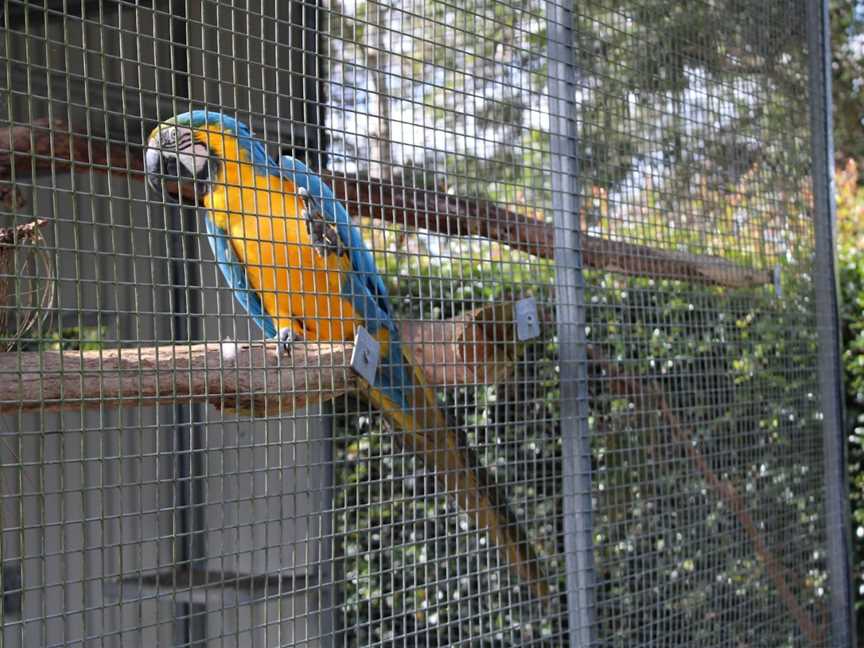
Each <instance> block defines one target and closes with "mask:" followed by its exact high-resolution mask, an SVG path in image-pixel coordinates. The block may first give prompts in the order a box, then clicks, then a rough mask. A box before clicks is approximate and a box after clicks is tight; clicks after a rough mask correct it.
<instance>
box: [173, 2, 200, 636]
mask: <svg viewBox="0 0 864 648" xmlns="http://www.w3.org/2000/svg"><path fill="white" fill-rule="evenodd" d="M170 8H171V16H172V20H171V42H172V46H171V48H172V53H171V59H172V63H173V66H172V67H173V71H174V88H173V93H172V94H173V96H174V97H175V98H177V97H183V98H188V96H189V78H188V74H189V70H188V65H187V60H186V57H187V39H186V22H187V15H186V5H185V3H184V2H183V1H182V0H174V2H172V3H171V4H170ZM171 211H172V219H171V220H172V224H174V225H176V227H175V229H176V236H174V237H173V238H172V248H173V249H172V253H171V257H172V260H171V273H170V277H171V286H172V292H173V294H172V299H171V301H172V306H173V313H174V315H173V319H174V342H175V343H180V342H182V341H189V342H191V341H192V340H196V339H199V338H200V337H201V332H200V321H199V319H198V318H197V317H195V318H193V317H192V313H200V312H201V298H200V294H199V293H198V291H197V290H190V288H192V287H194V286H197V285H198V284H199V283H200V282H199V280H198V261H197V259H196V255H197V246H196V242H197V241H196V237H195V234H194V232H195V230H196V218H197V215H196V213H195V210H194V209H188V208H177V209H172V210H171ZM181 282H182V285H181ZM174 411H175V414H174V417H175V418H174V425H175V439H176V440H175V444H176V447H175V452H176V461H177V463H176V465H177V472H176V474H177V476H178V478H179V482H178V483H177V484H176V486H175V488H176V493H177V502H178V505H177V518H178V519H177V529H178V530H179V532H180V534H181V538H180V539H179V541H178V540H177V539H176V538H175V543H177V545H178V546H177V549H176V550H177V555H178V556H179V560H180V562H181V563H182V565H183V568H184V569H188V570H189V573H190V574H191V573H193V571H194V570H195V569H196V568H199V567H201V563H204V562H206V558H207V553H206V546H205V539H206V537H205V531H204V529H205V526H206V525H205V520H204V501H205V495H204V479H203V475H204V457H203V453H204V430H203V423H202V422H203V420H204V413H203V411H202V407H201V406H200V405H189V404H178V405H175V407H174ZM190 582H191V579H190ZM177 607H178V617H179V618H180V619H181V621H179V622H180V623H182V624H183V626H182V628H180V629H179V630H180V632H179V633H178V634H179V636H178V639H179V641H178V645H183V646H190V647H191V646H202V645H204V643H205V642H206V639H207V620H206V616H205V614H204V611H205V608H203V607H202V606H200V605H197V604H195V603H192V602H186V603H178V604H177Z"/></svg>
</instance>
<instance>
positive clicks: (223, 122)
mask: <svg viewBox="0 0 864 648" xmlns="http://www.w3.org/2000/svg"><path fill="white" fill-rule="evenodd" d="M145 170H146V173H147V176H148V180H149V182H150V184H151V186H152V187H153V188H154V189H156V190H157V191H160V192H161V193H162V194H163V195H165V196H166V197H169V198H170V199H172V200H174V201H177V202H181V203H185V204H189V205H195V206H198V207H200V208H202V213H203V216H204V225H205V227H206V230H207V234H208V239H209V241H210V245H211V246H212V248H213V253H214V255H215V257H216V259H217V261H218V263H219V267H220V268H221V270H222V273H223V274H224V276H225V279H226V280H227V282H228V284H229V285H230V286H231V288H232V289H233V291H234V295H235V297H236V299H237V301H238V302H239V303H240V304H241V305H242V306H243V308H244V309H245V310H246V311H247V312H248V313H249V315H250V316H251V317H252V318H253V319H254V321H255V322H256V324H257V325H258V326H259V327H260V328H261V329H262V330H263V331H264V334H265V335H266V336H268V337H278V338H279V339H280V340H281V341H282V342H284V343H286V345H287V344H288V343H290V342H291V341H293V340H298V339H305V340H309V341H314V342H331V341H332V342H343V341H350V340H353V339H354V336H355V333H356V332H357V330H358V328H359V327H361V326H362V327H365V328H366V329H367V331H368V332H369V333H370V334H371V335H372V336H373V337H374V338H375V339H377V340H378V342H379V343H380V345H381V362H380V363H379V365H378V368H377V371H376V374H375V379H374V384H364V385H363V387H362V389H363V392H364V394H365V396H366V397H367V398H368V400H369V401H370V402H371V403H372V405H373V406H374V407H376V408H378V409H380V410H381V412H382V413H383V414H384V415H385V417H386V418H387V419H389V420H390V422H391V423H392V424H393V425H394V426H395V427H396V428H397V429H398V430H399V431H400V432H401V433H400V434H399V435H397V438H398V439H399V441H400V442H401V444H402V445H403V446H404V447H405V448H406V449H407V450H409V451H411V452H413V453H415V454H417V455H418V456H420V457H421V458H422V459H423V461H424V462H425V463H426V465H427V467H429V468H430V469H432V470H433V471H434V472H435V474H436V476H437V479H438V482H439V483H440V484H441V485H442V486H443V487H444V488H445V489H446V491H447V492H448V494H450V495H452V496H454V497H455V498H456V500H457V501H458V502H459V504H460V506H461V507H462V509H463V510H465V511H466V512H467V513H468V514H469V515H470V516H471V517H472V518H473V520H474V522H475V523H476V525H477V526H478V527H480V528H483V529H486V530H487V531H488V532H489V534H490V536H491V538H492V540H493V542H495V544H496V545H497V546H498V547H500V548H501V549H503V551H504V553H505V554H506V556H507V558H508V560H509V561H510V563H511V564H512V565H513V566H514V567H515V569H516V571H517V572H518V573H519V574H520V576H521V577H522V578H523V579H525V580H526V581H527V582H528V583H529V584H530V586H531V587H532V589H533V590H534V592H535V593H537V594H538V595H540V596H544V595H546V594H547V592H548V588H547V584H546V581H545V580H544V578H543V575H542V569H541V567H540V565H539V563H538V558H537V556H536V554H535V552H534V550H533V547H532V546H531V544H530V543H529V542H528V541H527V538H526V536H525V534H524V531H523V530H522V528H521V527H520V526H519V524H518V523H517V522H516V519H515V517H514V516H513V514H512V512H511V511H510V510H509V509H508V507H507V506H506V504H505V500H504V498H503V497H502V495H501V493H500V492H499V490H498V489H497V488H496V486H495V484H494V482H493V481H492V479H491V478H490V476H489V475H488V474H487V472H486V471H485V469H483V467H482V466H481V465H480V463H479V462H478V461H477V459H476V457H475V455H474V453H473V451H472V450H471V448H470V447H469V446H468V444H467V442H466V440H465V439H464V435H462V434H460V433H458V432H457V431H456V430H455V429H454V428H453V427H452V426H451V425H449V423H448V420H447V417H446V416H445V414H444V412H443V411H442V410H441V408H440V407H439V406H438V403H437V400H436V397H435V393H434V392H433V391H432V389H431V388H430V387H429V386H428V385H427V384H426V381H425V379H424V377H423V374H422V372H421V371H420V369H419V368H418V366H417V364H416V363H415V362H414V359H413V358H412V355H411V352H410V350H409V349H408V348H407V347H406V346H405V345H403V344H402V343H401V341H400V338H399V330H398V328H397V326H396V323H395V321H394V320H393V313H392V310H391V307H390V302H389V298H388V296H387V289H386V287H385V285H384V281H383V280H382V278H381V275H380V274H379V273H378V270H377V269H376V267H375V262H374V260H373V257H372V254H371V253H370V252H369V250H368V249H367V248H366V245H365V244H364V242H363V239H362V238H361V236H360V232H359V231H358V230H357V228H356V227H354V225H353V224H352V223H351V219H350V217H349V216H348V212H347V211H346V210H345V208H344V207H343V206H342V204H341V203H340V202H338V201H337V200H336V199H335V197H334V195H333V192H332V190H331V189H330V187H328V186H327V185H326V184H325V183H324V182H323V181H322V180H321V178H319V177H318V176H317V175H316V174H314V173H313V172H312V171H310V170H309V169H308V168H307V167H306V166H304V165H303V164H302V163H300V162H299V161H297V160H295V159H293V158H290V157H283V158H282V159H281V161H280V164H278V165H277V164H276V163H275V162H273V160H271V158H270V157H269V156H268V155H267V152H266V150H265V149H264V146H263V144H262V143H261V142H260V141H258V140H256V139H254V138H253V137H252V133H251V131H250V130H249V128H248V127H246V126H245V125H244V124H242V123H240V122H238V121H236V120H234V119H232V118H231V117H228V116H225V115H222V114H221V113H217V112H208V111H202V110H196V111H193V112H190V113H185V114H182V115H178V116H176V117H174V118H172V119H170V120H168V121H166V122H164V123H162V124H160V125H159V126H157V127H156V128H155V129H154V130H153V132H152V133H151V135H150V137H149V138H148V141H147V150H146V152H145ZM286 348H287V347H286ZM361 382H363V381H361Z"/></svg>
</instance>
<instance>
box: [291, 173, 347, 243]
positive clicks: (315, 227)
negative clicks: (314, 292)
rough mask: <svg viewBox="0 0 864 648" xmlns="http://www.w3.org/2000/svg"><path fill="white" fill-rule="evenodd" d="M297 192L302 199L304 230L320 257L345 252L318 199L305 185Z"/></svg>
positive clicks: (337, 233)
mask: <svg viewBox="0 0 864 648" xmlns="http://www.w3.org/2000/svg"><path fill="white" fill-rule="evenodd" d="M297 192H298V193H299V194H300V197H301V198H302V199H303V204H304V208H303V218H304V219H305V220H306V230H307V231H308V232H309V238H310V239H312V244H313V245H314V246H315V251H316V252H318V254H320V255H321V256H322V257H327V256H329V255H331V254H335V255H337V256H342V255H343V254H345V247H344V246H343V245H342V239H341V238H339V232H337V231H336V228H335V227H333V225H332V224H331V223H329V222H328V221H327V219H326V218H325V217H324V211H323V210H322V209H321V203H320V202H319V201H318V199H317V198H315V197H314V196H312V195H310V194H309V192H308V191H307V190H306V188H305V187H300V188H299V189H298V190H297Z"/></svg>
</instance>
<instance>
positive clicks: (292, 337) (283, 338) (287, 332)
mask: <svg viewBox="0 0 864 648" xmlns="http://www.w3.org/2000/svg"><path fill="white" fill-rule="evenodd" d="M276 339H277V340H278V341H279V355H284V356H290V355H291V345H293V344H294V343H295V342H300V341H301V340H302V339H303V338H302V337H301V336H300V335H298V334H297V333H295V332H294V329H293V328H291V327H290V326H286V327H285V328H282V329H279V333H278V334H277V335H276Z"/></svg>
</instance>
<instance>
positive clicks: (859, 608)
mask: <svg viewBox="0 0 864 648" xmlns="http://www.w3.org/2000/svg"><path fill="white" fill-rule="evenodd" d="M859 177H860V176H859V172H858V165H857V164H856V163H855V162H854V160H849V161H847V164H846V166H845V167H844V168H840V169H838V170H837V173H836V174H835V178H836V185H837V221H838V228H837V229H838V234H839V237H838V238H839V240H838V246H837V254H838V258H837V265H838V271H839V278H838V279H839V283H840V304H841V311H840V321H841V324H842V333H843V369H844V376H843V378H844V383H845V388H846V421H847V423H846V428H847V432H848V434H849V445H848V454H849V457H848V461H849V491H850V492H849V496H850V504H851V507H852V524H853V528H854V530H855V534H854V537H855V548H856V551H855V554H856V556H857V559H856V563H855V568H854V576H855V582H856V583H855V584H856V589H857V593H858V595H857V598H856V604H855V607H856V613H857V618H858V626H859V630H862V629H864V627H862V626H864V599H862V596H861V593H862V588H864V315H862V313H864V189H862V188H861V187H860V186H859V184H858V180H859Z"/></svg>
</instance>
